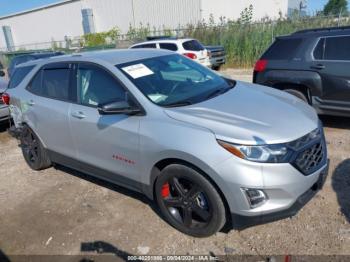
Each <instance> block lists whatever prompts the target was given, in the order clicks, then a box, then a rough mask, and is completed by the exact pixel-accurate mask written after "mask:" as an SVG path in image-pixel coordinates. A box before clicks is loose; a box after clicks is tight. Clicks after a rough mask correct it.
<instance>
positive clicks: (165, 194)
mask: <svg viewBox="0 0 350 262" xmlns="http://www.w3.org/2000/svg"><path fill="white" fill-rule="evenodd" d="M169 195H170V189H169V183H165V184H164V185H163V186H162V197H163V198H167V197H168V196H169Z"/></svg>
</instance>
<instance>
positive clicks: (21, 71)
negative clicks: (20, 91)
mask: <svg viewBox="0 0 350 262" xmlns="http://www.w3.org/2000/svg"><path fill="white" fill-rule="evenodd" d="M33 68H34V66H24V67H19V68H16V70H15V72H14V73H13V75H12V77H11V80H10V83H9V86H8V88H9V89H11V88H15V87H16V86H18V85H19V84H20V83H21V82H22V80H23V79H24V78H25V77H26V76H27V75H28V74H29V72H30V71H32V69H33Z"/></svg>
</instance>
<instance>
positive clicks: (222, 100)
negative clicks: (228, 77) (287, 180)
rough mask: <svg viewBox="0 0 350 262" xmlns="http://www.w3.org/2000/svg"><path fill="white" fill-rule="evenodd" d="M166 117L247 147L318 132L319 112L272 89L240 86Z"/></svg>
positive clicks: (294, 98)
mask: <svg viewBox="0 0 350 262" xmlns="http://www.w3.org/2000/svg"><path fill="white" fill-rule="evenodd" d="M165 113H166V114H167V115H168V116H169V117H171V118H173V119H176V120H178V121H183V122H187V123H190V124H194V125H197V126H200V127H204V128H207V129H209V130H211V131H212V132H213V133H214V134H215V136H216V137H217V139H221V140H225V141H228V142H231V143H237V144H244V145H263V144H277V143H285V142H290V141H293V140H295V139H298V138H300V137H302V136H303V135H305V134H307V133H309V132H311V131H312V130H314V129H316V128H317V126H318V116H317V114H316V111H315V110H314V109H313V108H312V107H310V106H309V105H307V104H306V103H304V102H303V101H301V100H300V99H298V98H296V97H294V96H292V95H289V94H287V93H285V92H281V91H279V90H275V89H273V88H269V87H264V86H259V85H253V84H248V83H243V82H237V84H236V86H235V88H233V89H232V90H230V91H228V92H227V93H225V94H222V95H220V96H217V97H215V98H212V99H210V100H207V101H204V102H201V103H198V104H195V105H190V106H185V107H178V108H171V109H166V110H165Z"/></svg>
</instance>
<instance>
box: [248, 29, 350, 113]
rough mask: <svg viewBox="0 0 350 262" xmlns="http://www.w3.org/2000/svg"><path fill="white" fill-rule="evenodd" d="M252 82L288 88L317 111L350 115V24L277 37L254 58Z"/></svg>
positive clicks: (287, 89) (286, 89)
mask: <svg viewBox="0 0 350 262" xmlns="http://www.w3.org/2000/svg"><path fill="white" fill-rule="evenodd" d="M253 82H254V83H257V84H262V85H267V86H270V87H274V88H277V89H280V90H284V91H287V92H289V93H291V94H293V95H295V96H297V97H299V98H301V99H302V100H304V101H305V102H307V103H309V104H310V105H312V106H313V107H314V108H315V109H316V110H317V112H318V113H319V114H327V115H339V116H350V27H332V28H320V29H311V30H303V31H298V32H296V33H294V34H292V35H288V36H282V37H278V38H277V39H276V41H275V42H274V43H273V44H272V45H271V46H270V47H269V48H268V50H267V51H266V52H265V53H264V54H263V55H262V57H261V58H260V60H259V61H257V63H256V65H255V69H254V77H253Z"/></svg>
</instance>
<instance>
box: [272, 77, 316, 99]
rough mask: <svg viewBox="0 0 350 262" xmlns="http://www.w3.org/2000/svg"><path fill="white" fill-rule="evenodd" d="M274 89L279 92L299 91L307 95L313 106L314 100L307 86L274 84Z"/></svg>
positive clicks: (284, 83) (288, 83)
mask: <svg viewBox="0 0 350 262" xmlns="http://www.w3.org/2000/svg"><path fill="white" fill-rule="evenodd" d="M273 87H274V88H276V89H279V90H287V89H294V90H297V91H299V92H301V93H303V94H304V95H305V97H306V98H307V100H308V102H309V104H312V99H311V97H312V95H311V90H310V87H309V86H307V85H305V84H296V83H290V82H281V83H276V84H274V85H273Z"/></svg>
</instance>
